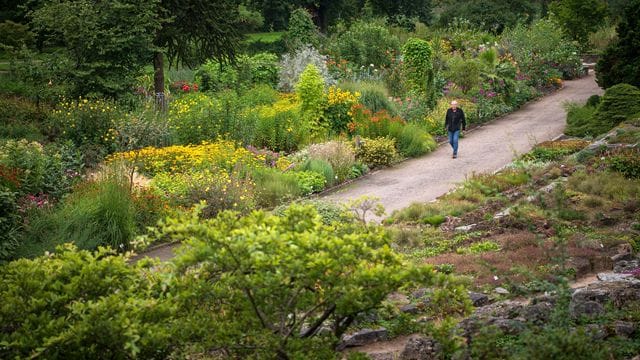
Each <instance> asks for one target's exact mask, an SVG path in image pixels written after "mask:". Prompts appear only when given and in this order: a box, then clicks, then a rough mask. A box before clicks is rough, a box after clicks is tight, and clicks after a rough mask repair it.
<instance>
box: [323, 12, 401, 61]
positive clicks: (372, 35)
mask: <svg viewBox="0 0 640 360" xmlns="http://www.w3.org/2000/svg"><path fill="white" fill-rule="evenodd" d="M331 43H332V44H333V47H332V49H331V52H332V53H333V54H335V55H336V58H339V59H346V60H347V61H349V62H352V63H354V64H356V65H358V66H369V65H370V64H373V65H375V66H378V67H386V66H389V65H390V58H389V56H388V55H387V54H389V53H390V52H395V53H397V52H398V50H399V48H400V41H399V40H398V38H397V37H396V36H395V35H392V34H391V33H390V32H389V30H387V28H386V27H385V26H383V25H382V24H378V23H375V22H364V21H357V22H355V23H353V24H352V25H351V27H350V28H349V30H347V31H345V32H344V33H342V34H339V35H338V37H337V39H336V40H335V42H334V41H332V42H331Z"/></svg>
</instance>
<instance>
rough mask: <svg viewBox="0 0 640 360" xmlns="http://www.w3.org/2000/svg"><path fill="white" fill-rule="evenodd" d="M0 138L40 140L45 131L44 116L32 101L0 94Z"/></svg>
mask: <svg viewBox="0 0 640 360" xmlns="http://www.w3.org/2000/svg"><path fill="white" fill-rule="evenodd" d="M0 109H2V113H0V138H14V139H21V138H27V139H28V140H40V139H41V138H42V137H43V135H44V134H45V133H46V128H45V126H44V122H45V119H46V116H45V114H44V112H43V111H42V109H40V108H38V106H36V104H35V103H34V102H31V101H29V100H27V99H24V98H20V97H5V96H0Z"/></svg>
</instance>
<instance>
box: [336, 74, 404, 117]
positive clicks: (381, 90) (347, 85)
mask: <svg viewBox="0 0 640 360" xmlns="http://www.w3.org/2000/svg"><path fill="white" fill-rule="evenodd" d="M340 88H341V89H343V90H348V91H351V92H352V93H355V92H359V93H360V98H359V99H358V102H359V103H360V104H362V105H364V106H365V107H366V108H367V109H369V110H371V111H372V112H374V113H375V112H378V111H381V110H385V111H387V112H388V113H389V114H391V115H392V116H395V115H397V113H398V110H397V108H396V106H395V104H394V103H393V102H391V100H389V91H388V90H387V88H386V87H385V86H384V85H383V84H381V83H379V82H375V81H356V82H352V81H347V82H341V83H340Z"/></svg>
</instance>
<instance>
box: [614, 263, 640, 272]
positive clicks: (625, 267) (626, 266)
mask: <svg viewBox="0 0 640 360" xmlns="http://www.w3.org/2000/svg"><path fill="white" fill-rule="evenodd" d="M638 268H640V260H620V261H617V262H616V263H615V265H614V266H613V272H614V273H618V274H619V273H626V272H630V271H633V270H636V269H638Z"/></svg>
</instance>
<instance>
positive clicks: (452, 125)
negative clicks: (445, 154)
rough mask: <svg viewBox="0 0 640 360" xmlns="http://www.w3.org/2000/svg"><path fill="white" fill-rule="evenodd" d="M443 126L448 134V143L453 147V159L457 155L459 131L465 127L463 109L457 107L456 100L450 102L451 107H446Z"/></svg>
mask: <svg viewBox="0 0 640 360" xmlns="http://www.w3.org/2000/svg"><path fill="white" fill-rule="evenodd" d="M444 128H445V130H446V131H447V133H448V134H449V144H450V145H451V147H452V148H453V158H454V159H455V158H457V157H458V139H459V138H460V131H461V130H465V129H466V128H467V122H466V120H465V118H464V111H462V109H460V108H458V102H457V101H455V100H453V101H452V102H451V107H450V108H449V109H447V115H446V117H445V120H444Z"/></svg>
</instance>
